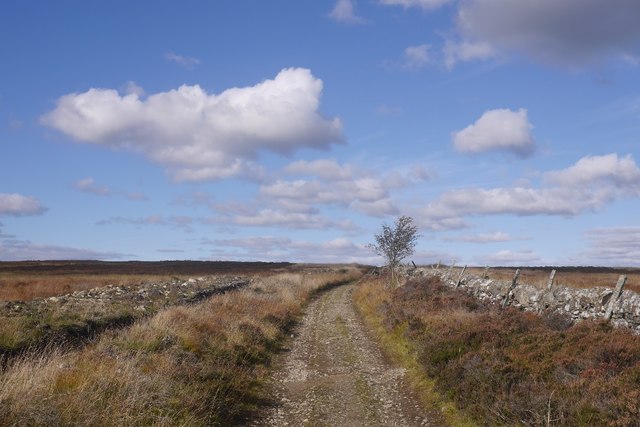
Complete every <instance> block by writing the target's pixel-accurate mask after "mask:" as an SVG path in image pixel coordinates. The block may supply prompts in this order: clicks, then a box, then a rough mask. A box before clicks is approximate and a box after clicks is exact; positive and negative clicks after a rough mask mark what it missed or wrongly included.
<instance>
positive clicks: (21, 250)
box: [0, 240, 134, 261]
mask: <svg viewBox="0 0 640 427" xmlns="http://www.w3.org/2000/svg"><path fill="white" fill-rule="evenodd" d="M132 257H134V256H133V255H131V254H122V253H118V252H100V251H95V250H92V249H84V248H70V247H65V246H53V245H44V244H37V243H32V242H29V241H23V240H5V241H3V242H2V243H0V260H3V261H27V260H34V261H35V260H70V259H72V260H81V259H91V260H118V259H124V258H127V259H130V258H132Z"/></svg>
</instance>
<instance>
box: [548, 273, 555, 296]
mask: <svg viewBox="0 0 640 427" xmlns="http://www.w3.org/2000/svg"><path fill="white" fill-rule="evenodd" d="M555 278H556V270H555V269H553V270H551V274H549V281H548V282H547V290H548V291H550V290H551V289H552V288H553V281H554V280H555Z"/></svg>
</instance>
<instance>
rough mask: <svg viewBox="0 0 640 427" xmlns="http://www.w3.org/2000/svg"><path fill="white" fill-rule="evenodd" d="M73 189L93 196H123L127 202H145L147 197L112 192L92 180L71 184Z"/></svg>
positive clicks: (137, 194)
mask: <svg viewBox="0 0 640 427" xmlns="http://www.w3.org/2000/svg"><path fill="white" fill-rule="evenodd" d="M72 186H73V188H75V189H76V190H78V191H81V192H83V193H88V194H94V195H96V196H105V197H111V196H123V197H126V198H127V199H129V200H147V197H146V196H145V195H143V194H140V193H135V192H134V193H127V192H124V191H119V190H112V189H111V188H109V187H107V186H104V185H99V184H97V183H96V182H95V180H94V179H93V178H83V179H80V180H78V181H76V182H74V183H73V184H72Z"/></svg>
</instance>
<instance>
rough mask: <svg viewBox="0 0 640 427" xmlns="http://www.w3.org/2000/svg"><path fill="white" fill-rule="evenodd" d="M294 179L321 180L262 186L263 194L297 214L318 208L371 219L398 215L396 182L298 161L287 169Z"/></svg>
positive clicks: (321, 163)
mask: <svg viewBox="0 0 640 427" xmlns="http://www.w3.org/2000/svg"><path fill="white" fill-rule="evenodd" d="M284 171H285V173H288V174H291V175H302V176H315V177H318V178H320V179H313V178H310V179H296V180H283V179H279V180H277V181H275V182H272V183H269V184H265V185H262V186H261V187H260V193H261V194H262V195H263V196H265V197H266V198H268V199H269V200H271V201H274V202H276V203H278V204H279V205H280V206H286V207H287V208H288V209H293V210H296V207H299V208H300V209H303V210H304V209H306V208H308V207H309V206H316V205H338V206H342V207H349V208H351V209H353V210H356V211H359V212H363V213H365V214H368V215H374V216H385V215H391V214H396V213H397V212H398V210H397V208H396V207H395V206H394V204H393V203H392V202H391V200H390V194H389V189H390V188H394V187H395V186H396V185H395V184H396V183H395V181H389V182H385V180H384V179H380V178H377V177H375V176H374V175H373V174H370V173H367V172H366V171H360V170H356V169H355V168H353V167H352V166H350V165H348V164H346V165H340V164H338V163H337V162H335V161H333V160H316V161H312V162H306V161H297V162H294V163H292V164H290V165H288V166H287V167H285V168H284Z"/></svg>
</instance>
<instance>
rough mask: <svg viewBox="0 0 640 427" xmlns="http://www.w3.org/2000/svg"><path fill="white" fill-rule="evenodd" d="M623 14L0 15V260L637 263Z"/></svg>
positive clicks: (479, 10) (579, 10)
mask: <svg viewBox="0 0 640 427" xmlns="http://www.w3.org/2000/svg"><path fill="white" fill-rule="evenodd" d="M638 22H640V3H638V2H637V1H636V0H566V1H563V2H557V1H555V0H539V1H537V2H524V1H522V2H518V1H513V0H458V1H456V0H358V1H354V0H351V1H350V0H338V1H335V0H331V1H329V0H327V1H313V2H310V1H294V0H290V1H257V0H254V1H245V0H234V1H216V2H210V1H189V2H182V3H178V2H170V1H153V2H151V1H136V2H124V1H111V2H97V1H89V2H87V1H58V2H44V1H39V2H36V1H7V2H4V3H3V5H2V7H1V10H0V55H1V57H2V61H1V63H0V76H1V77H2V78H1V79H0V165H1V167H0V260H20V259H105V260H127V259H139V260H163V259H211V260H218V259H233V260H263V261H272V260H285V261H299V262H306V261H311V262H366V263H377V262H380V260H379V259H378V258H377V257H376V256H375V255H374V254H372V253H371V252H370V251H369V250H368V249H367V248H366V247H365V246H366V244H367V243H369V242H372V241H373V235H374V234H375V233H376V232H378V231H379V229H380V226H381V225H382V224H383V223H391V222H393V221H394V219H395V218H397V217H398V216H399V215H409V216H411V217H413V218H414V220H415V222H416V223H417V224H418V225H419V227H420V233H421V235H422V237H421V238H420V242H419V245H418V247H417V250H416V254H415V255H414V257H413V259H414V260H415V261H416V262H423V263H426V262H437V261H439V260H441V261H442V262H446V263H449V262H451V261H453V260H455V261H456V262H458V263H459V264H466V263H468V264H478V265H484V264H492V265H498V264H499V265H551V264H553V265H632V266H639V265H640V223H639V222H638V212H640V209H639V208H640V200H639V196H640V166H639V164H638V162H639V161H640V160H638V159H640V153H639V152H638V151H639V146H640V145H639V142H640V141H639V140H638V135H640V85H639V83H640V78H639V72H640V26H638V25H637V23H638Z"/></svg>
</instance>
